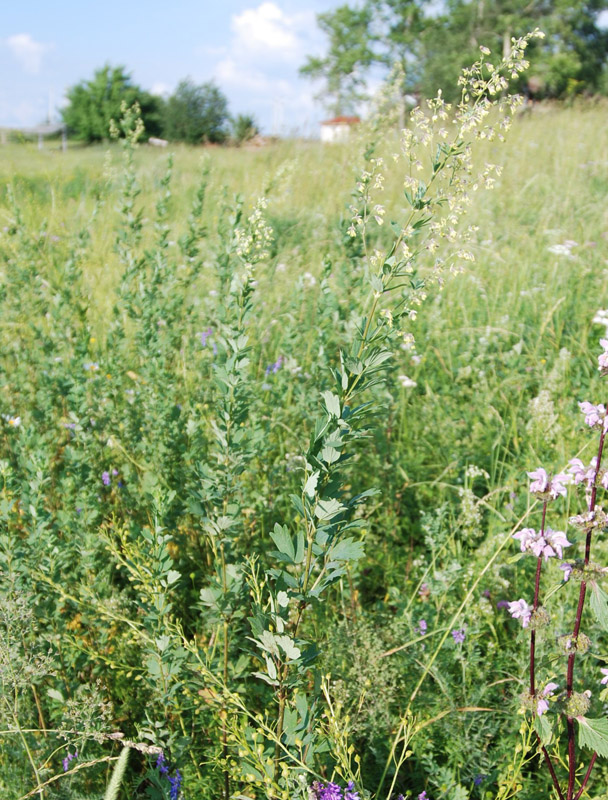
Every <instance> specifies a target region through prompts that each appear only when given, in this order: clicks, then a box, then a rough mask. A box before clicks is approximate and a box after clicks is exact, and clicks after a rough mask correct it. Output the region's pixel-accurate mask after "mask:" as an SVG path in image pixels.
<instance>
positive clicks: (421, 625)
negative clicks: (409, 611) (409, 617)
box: [414, 619, 427, 636]
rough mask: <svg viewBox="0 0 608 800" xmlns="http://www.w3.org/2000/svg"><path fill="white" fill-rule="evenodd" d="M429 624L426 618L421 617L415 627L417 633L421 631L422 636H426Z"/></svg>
mask: <svg viewBox="0 0 608 800" xmlns="http://www.w3.org/2000/svg"><path fill="white" fill-rule="evenodd" d="M426 629H427V624H426V620H425V619H421V620H420V622H419V623H418V625H417V626H416V627H415V628H414V630H415V631H416V633H419V634H420V635H421V636H424V634H425V633H426Z"/></svg>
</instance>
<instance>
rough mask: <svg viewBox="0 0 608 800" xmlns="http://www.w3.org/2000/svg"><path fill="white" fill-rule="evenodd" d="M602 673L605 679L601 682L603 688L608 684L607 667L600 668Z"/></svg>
mask: <svg viewBox="0 0 608 800" xmlns="http://www.w3.org/2000/svg"><path fill="white" fill-rule="evenodd" d="M600 672H601V673H602V675H603V676H604V677H603V678H602V680H601V681H600V683H601V684H602V685H603V686H606V684H608V669H607V668H606V667H600Z"/></svg>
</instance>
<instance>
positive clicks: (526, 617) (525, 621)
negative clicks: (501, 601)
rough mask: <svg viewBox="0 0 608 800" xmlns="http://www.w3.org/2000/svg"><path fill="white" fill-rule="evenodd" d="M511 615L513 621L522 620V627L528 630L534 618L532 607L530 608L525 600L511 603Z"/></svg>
mask: <svg viewBox="0 0 608 800" xmlns="http://www.w3.org/2000/svg"><path fill="white" fill-rule="evenodd" d="M509 614H510V615H511V616H512V617H513V619H521V624H522V626H523V627H524V628H527V627H528V625H529V624H530V617H531V616H532V606H529V605H528V604H527V603H526V601H525V600H514V601H513V602H512V603H509Z"/></svg>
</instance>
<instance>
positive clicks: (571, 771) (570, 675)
mask: <svg viewBox="0 0 608 800" xmlns="http://www.w3.org/2000/svg"><path fill="white" fill-rule="evenodd" d="M605 436H606V431H605V429H604V422H603V421H602V431H601V433H600V442H599V446H598V449H597V462H596V465H595V475H594V476H593V484H592V487H591V497H590V498H589V506H588V510H589V515H592V514H593V512H594V511H595V500H596V497H597V479H598V477H599V474H600V467H601V465H602V452H603V450H604V438H605ZM592 531H593V528H592V527H589V529H588V530H587V537H586V539H585V561H584V565H585V567H586V566H587V565H588V564H589V557H590V555H591V537H592ZM586 592H587V583H586V581H584V580H583V581H581V589H580V592H579V595H578V606H577V608H576V619H575V620H574V630H573V633H572V637H573V639H576V637H577V636H578V634H579V631H580V628H581V618H582V616H583V607H584V605H585V594H586ZM575 658H576V651H575V652H574V653H570V655H569V656H568V669H567V673H566V693H567V696H568V698H570V697H571V696H572V692H573V684H574V660H575ZM596 758H597V753H594V754H593V756H592V757H591V762H590V764H589V767H588V769H587V773H586V775H585V783H586V782H587V781H588V780H589V776H590V775H591V770H592V769H593V765H594V763H595V759H596ZM575 777H576V747H575V742H574V719H573V718H572V717H568V793H567V800H572V798H573V794H574V780H575ZM584 785H585V784H583V786H582V788H581V790H580V791H582V789H583V788H584ZM580 791H579V794H577V797H579V796H580Z"/></svg>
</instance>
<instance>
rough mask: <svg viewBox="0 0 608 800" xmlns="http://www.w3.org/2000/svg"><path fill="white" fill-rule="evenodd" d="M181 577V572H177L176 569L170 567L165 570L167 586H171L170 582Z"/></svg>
mask: <svg viewBox="0 0 608 800" xmlns="http://www.w3.org/2000/svg"><path fill="white" fill-rule="evenodd" d="M181 577H182V574H181V572H178V571H177V570H176V569H170V570H169V572H167V586H171V584H172V583H175V581H178V580H179V579H180V578H181Z"/></svg>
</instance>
